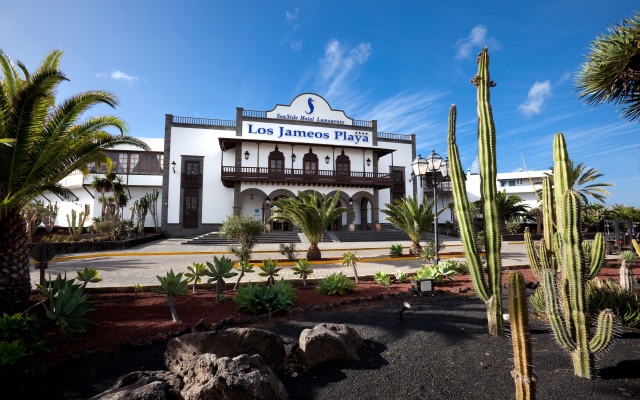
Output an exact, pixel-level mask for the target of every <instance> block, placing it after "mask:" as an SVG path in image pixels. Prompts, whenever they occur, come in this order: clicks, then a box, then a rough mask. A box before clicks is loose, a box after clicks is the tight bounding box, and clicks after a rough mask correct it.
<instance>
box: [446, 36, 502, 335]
mask: <svg viewBox="0 0 640 400" xmlns="http://www.w3.org/2000/svg"><path fill="white" fill-rule="evenodd" d="M471 82H472V83H473V84H474V85H475V86H476V88H477V100H478V161H479V164H480V182H481V183H480V186H481V192H482V200H483V207H484V208H483V214H484V246H485V253H486V259H487V266H486V269H485V267H483V265H482V262H481V260H480V251H479V248H478V243H477V242H476V239H475V235H474V232H473V228H472V224H471V219H470V218H469V200H468V199H467V191H466V184H465V175H464V171H463V169H462V164H461V162H460V154H459V152H458V146H457V144H456V106H455V105H452V106H451V110H450V112H449V160H450V163H451V168H450V174H451V181H452V192H453V200H454V204H455V209H456V213H457V215H458V216H459V227H460V237H461V238H462V243H463V245H464V251H465V255H466V257H467V263H468V264H469V270H470V272H471V279H472V281H473V287H474V288H475V290H476V292H477V293H478V296H479V297H480V299H482V301H484V302H485V304H486V306H487V321H488V324H489V334H491V335H494V336H500V335H503V334H504V328H503V321H502V298H501V293H502V285H501V278H502V271H501V268H502V265H501V264H502V263H501V259H500V232H499V230H498V215H497V210H496V196H497V188H496V170H497V166H496V165H497V163H496V132H495V125H494V123H493V115H492V111H491V104H490V103H489V88H491V87H493V86H495V85H496V84H495V83H494V82H493V81H492V80H491V79H490V77H489V52H488V51H487V48H486V47H484V48H483V49H482V52H481V53H480V54H479V55H478V74H477V75H476V76H475V77H474V78H473V79H472V80H471Z"/></svg>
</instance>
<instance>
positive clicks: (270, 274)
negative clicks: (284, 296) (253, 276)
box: [258, 259, 282, 286]
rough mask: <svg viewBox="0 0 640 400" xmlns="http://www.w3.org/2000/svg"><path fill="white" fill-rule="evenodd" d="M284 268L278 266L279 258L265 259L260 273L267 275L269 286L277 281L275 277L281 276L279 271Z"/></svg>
mask: <svg viewBox="0 0 640 400" xmlns="http://www.w3.org/2000/svg"><path fill="white" fill-rule="evenodd" d="M280 270H282V268H278V261H277V260H272V259H268V260H264V261H263V262H262V266H261V267H260V271H262V272H258V275H260V276H266V277H267V286H272V285H273V284H274V283H275V277H276V276H280V275H279V274H278V272H280Z"/></svg>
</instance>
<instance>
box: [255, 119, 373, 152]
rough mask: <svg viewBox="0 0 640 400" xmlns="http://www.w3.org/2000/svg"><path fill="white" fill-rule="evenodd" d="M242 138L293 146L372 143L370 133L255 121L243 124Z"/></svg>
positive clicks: (367, 144) (364, 144)
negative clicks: (280, 142)
mask: <svg viewBox="0 0 640 400" xmlns="http://www.w3.org/2000/svg"><path fill="white" fill-rule="evenodd" d="M242 136H243V137H246V138H255V139H256V140H275V141H285V142H291V143H292V144H306V143H309V144H314V143H315V144H329V145H330V144H335V145H339V146H370V145H371V143H372V140H371V132H369V131H361V130H356V129H341V128H325V127H320V126H309V125H290V124H280V123H270V122H255V121H244V122H243V123H242Z"/></svg>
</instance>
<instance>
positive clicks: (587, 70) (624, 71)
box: [576, 13, 640, 121]
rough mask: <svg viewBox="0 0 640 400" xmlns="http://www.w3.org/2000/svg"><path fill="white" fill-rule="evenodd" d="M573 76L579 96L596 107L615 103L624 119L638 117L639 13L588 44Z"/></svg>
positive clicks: (639, 90) (639, 80)
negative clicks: (582, 62)
mask: <svg viewBox="0 0 640 400" xmlns="http://www.w3.org/2000/svg"><path fill="white" fill-rule="evenodd" d="M586 58H587V61H586V62H585V63H584V64H582V69H581V70H580V72H578V75H577V77H576V86H577V88H578V90H577V91H578V92H579V97H580V98H582V99H584V100H585V102H586V103H587V104H590V105H593V106H598V105H600V104H602V103H614V104H616V105H619V106H620V111H621V112H622V116H623V117H624V118H627V119H629V120H630V121H634V120H637V119H638V118H640V14H638V13H635V14H634V15H633V17H632V18H631V19H624V20H622V22H621V23H620V24H617V25H616V26H615V27H612V28H609V29H608V34H607V35H602V36H599V37H597V38H596V39H595V40H594V41H593V42H592V43H591V49H590V52H589V54H587V56H586Z"/></svg>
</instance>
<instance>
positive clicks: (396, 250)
mask: <svg viewBox="0 0 640 400" xmlns="http://www.w3.org/2000/svg"><path fill="white" fill-rule="evenodd" d="M389 254H390V255H392V256H401V255H402V245H401V244H400V243H397V244H392V245H391V249H389Z"/></svg>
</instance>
